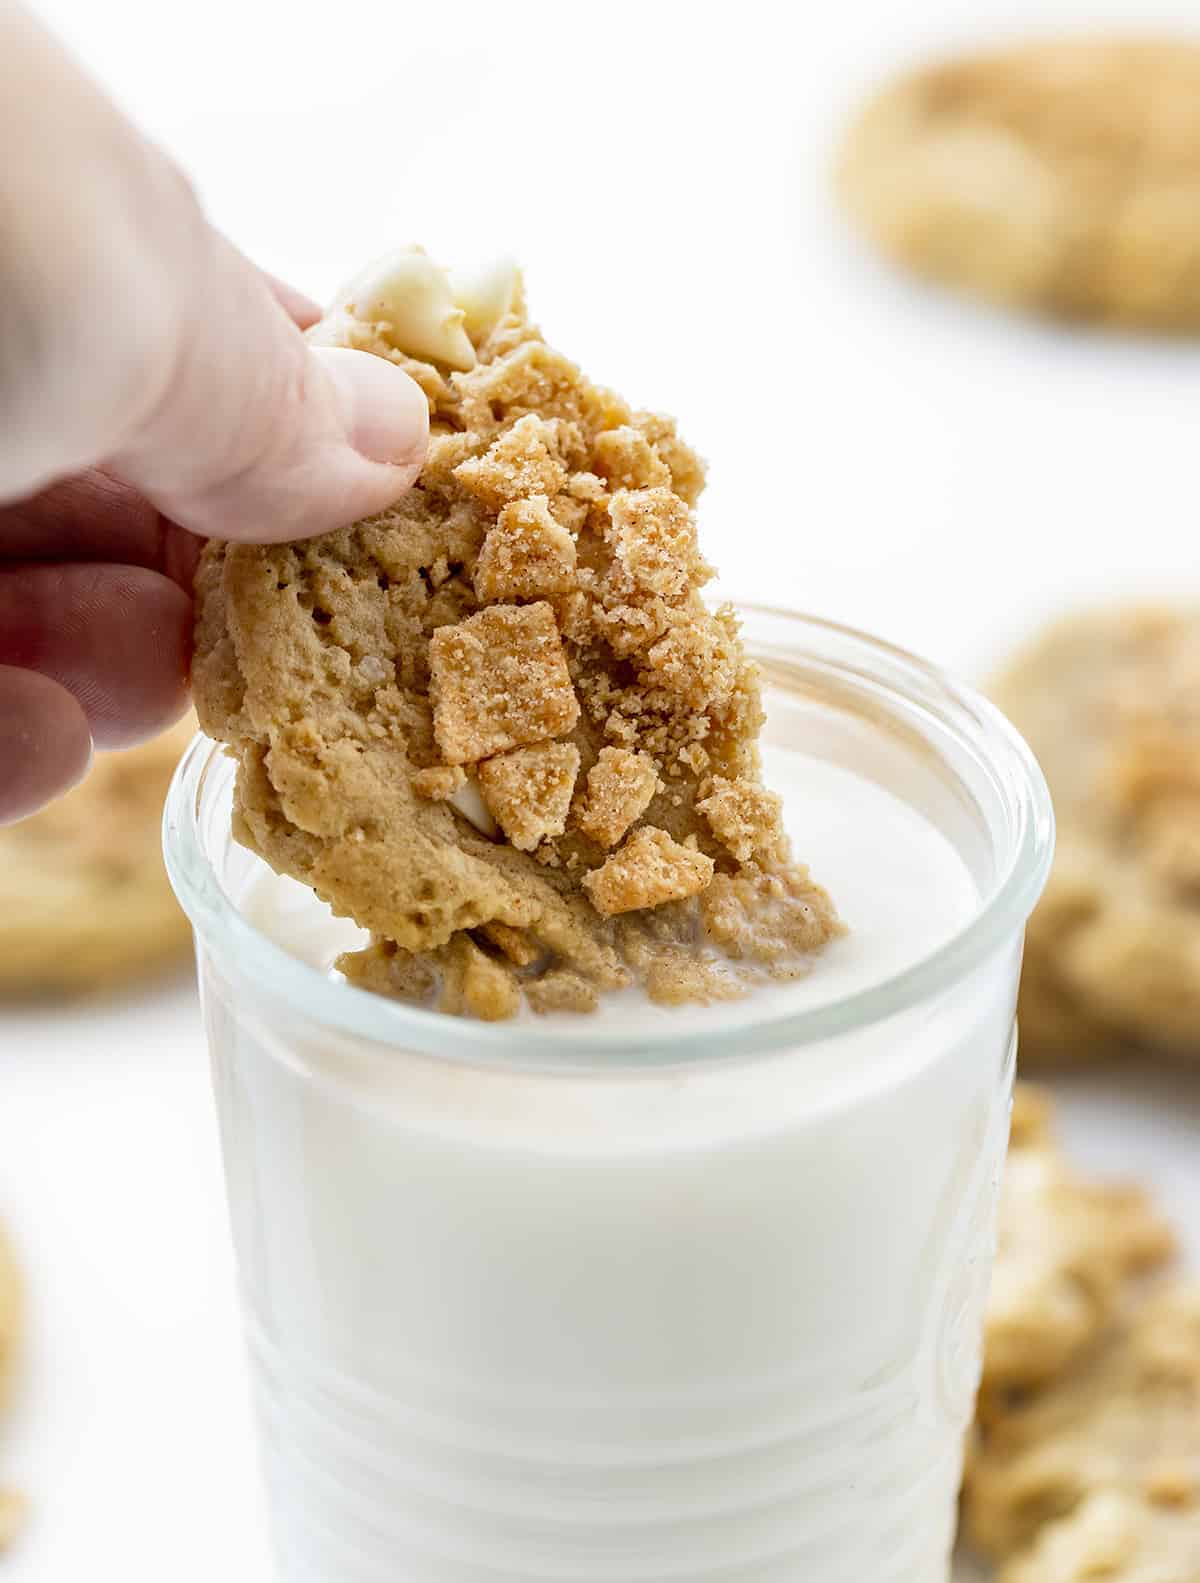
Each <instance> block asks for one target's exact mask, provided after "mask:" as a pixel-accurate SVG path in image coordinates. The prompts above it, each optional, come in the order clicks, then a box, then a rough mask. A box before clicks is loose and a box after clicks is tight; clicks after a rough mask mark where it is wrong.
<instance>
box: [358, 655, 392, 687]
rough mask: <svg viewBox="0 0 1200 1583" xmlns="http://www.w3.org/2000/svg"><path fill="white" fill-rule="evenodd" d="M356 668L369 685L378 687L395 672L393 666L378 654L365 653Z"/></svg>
mask: <svg viewBox="0 0 1200 1583" xmlns="http://www.w3.org/2000/svg"><path fill="white" fill-rule="evenodd" d="M354 668H355V670H356V671H357V672H358V674H359V676H360V677H361V678H362V680H363V681H364V682H366V684H367V686H368V687H378V686H379V684H380V683H381V682H385V681H387V679H388V677H389V676H390V675H392V674H393V668H392V667H391V666H390V665H385V664H384V663H383V661H382V660H381V659H380V658H379V656H378V655H376V654H364V655H363V657H362V659H361V660H359V662H358V664H357V665H356V666H355V667H354Z"/></svg>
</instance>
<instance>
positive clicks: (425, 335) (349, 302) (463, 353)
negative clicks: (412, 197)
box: [310, 247, 475, 372]
mask: <svg viewBox="0 0 1200 1583" xmlns="http://www.w3.org/2000/svg"><path fill="white" fill-rule="evenodd" d="M346 317H348V318H350V319H353V320H357V321H358V323H360V324H369V325H374V326H376V327H377V329H378V330H379V333H380V335H381V336H382V337H383V339H384V340H385V341H387V342H388V343H389V345H391V346H393V347H395V349H396V350H397V351H399V352H406V353H407V354H408V355H409V356H410V357H417V358H426V359H428V360H429V361H431V362H434V363H442V364H444V365H445V366H446V367H447V368H454V369H458V370H460V371H462V372H466V371H468V370H469V369H472V368H474V367H475V348H474V347H473V346H472V345H471V339H470V337H469V336H468V334H467V332H466V330H465V329H464V328H463V321H464V319H465V318H466V313H465V312H464V310H463V309H462V308H460V307H457V306H456V305H455V301H454V298H453V296H452V295H451V291H450V282H449V280H448V278H447V275H446V272H445V270H444V269H441V268H440V267H439V266H438V265H437V264H435V263H434V261H433V260H432V259H431V258H430V257H429V255H428V253H426V252H425V250H424V248H420V247H404V248H400V249H398V250H397V251H396V252H394V253H387V254H385V255H384V257H383V258H379V259H376V260H375V262H374V263H373V264H368V266H367V267H366V269H364V270H363V271H362V272H361V273H360V274H358V275H356V276H355V277H354V279H353V280H351V281H350V282H349V284H348V285H346V286H343V287H342V289H341V291H339V292H338V294H337V296H336V297H335V298H334V300H333V305H332V307H331V308H330V310H329V312H328V313H327V314H326V316H325V318H324V319H323V320H322V321H321V324H320V325H317V326H314V330H313V331H312V332H310V339H311V340H315V341H317V342H320V343H325V342H326V341H327V337H328V336H329V335H331V334H332V335H334V336H337V334H338V321H339V320H341V319H344V318H346Z"/></svg>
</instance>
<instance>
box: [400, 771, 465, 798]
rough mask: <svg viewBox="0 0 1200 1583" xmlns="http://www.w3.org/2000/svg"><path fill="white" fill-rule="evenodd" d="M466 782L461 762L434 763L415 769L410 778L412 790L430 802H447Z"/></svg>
mask: <svg viewBox="0 0 1200 1583" xmlns="http://www.w3.org/2000/svg"><path fill="white" fill-rule="evenodd" d="M466 784H467V772H466V770H464V769H463V767H462V765H461V764H434V765H432V766H431V767H430V768H429V769H425V770H417V772H416V774H415V775H414V776H413V778H412V785H413V791H415V792H416V794H417V796H418V797H427V798H428V799H429V801H430V802H448V801H449V799H450V798H451V797H453V796H454V794H455V793H456V792H460V791H461V790H462V789H463V787H464V786H465V785H466Z"/></svg>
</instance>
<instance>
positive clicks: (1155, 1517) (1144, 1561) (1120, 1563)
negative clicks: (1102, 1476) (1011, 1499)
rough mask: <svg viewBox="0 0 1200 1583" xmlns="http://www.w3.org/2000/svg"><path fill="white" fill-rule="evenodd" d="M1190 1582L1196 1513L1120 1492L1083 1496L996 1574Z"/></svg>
mask: <svg viewBox="0 0 1200 1583" xmlns="http://www.w3.org/2000/svg"><path fill="white" fill-rule="evenodd" d="M1097 1578H1106V1579H1108V1580H1109V1583H1196V1580H1197V1579H1200V1511H1197V1510H1196V1508H1195V1507H1194V1506H1171V1505H1162V1504H1157V1505H1156V1504H1155V1503H1153V1502H1152V1501H1149V1500H1147V1499H1146V1498H1145V1497H1144V1496H1141V1495H1133V1494H1129V1493H1128V1492H1127V1491H1125V1490H1116V1489H1106V1490H1099V1491H1097V1493H1096V1494H1094V1495H1089V1496H1088V1498H1087V1500H1085V1501H1083V1502H1082V1503H1081V1504H1080V1505H1079V1506H1077V1507H1076V1509H1075V1510H1074V1511H1073V1512H1072V1513H1071V1515H1070V1516H1069V1517H1064V1518H1062V1519H1061V1520H1060V1521H1058V1522H1054V1523H1048V1524H1047V1525H1046V1527H1045V1528H1043V1529H1042V1530H1041V1532H1040V1533H1039V1534H1038V1537H1037V1538H1036V1539H1035V1540H1034V1542H1033V1544H1032V1545H1031V1546H1030V1547H1029V1549H1028V1550H1026V1551H1024V1552H1022V1553H1021V1554H1020V1555H1019V1556H1017V1557H1015V1558H1014V1559H1013V1560H1012V1561H1010V1562H1009V1563H1008V1564H1007V1565H1006V1566H1005V1567H1003V1568H1002V1569H1001V1571H1000V1577H999V1583H1095V1579H1097Z"/></svg>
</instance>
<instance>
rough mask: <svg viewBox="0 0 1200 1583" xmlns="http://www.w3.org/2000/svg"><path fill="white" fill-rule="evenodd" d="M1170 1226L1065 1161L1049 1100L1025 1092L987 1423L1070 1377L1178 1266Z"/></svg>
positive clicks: (983, 1394) (997, 1296)
mask: <svg viewBox="0 0 1200 1583" xmlns="http://www.w3.org/2000/svg"><path fill="white" fill-rule="evenodd" d="M1175 1249H1176V1243H1175V1237H1174V1234H1173V1233H1172V1230H1171V1227H1170V1226H1169V1225H1168V1224H1167V1222H1166V1220H1165V1219H1164V1218H1163V1216H1162V1215H1161V1214H1160V1213H1159V1212H1158V1210H1157V1208H1156V1207H1155V1205H1154V1204H1153V1202H1152V1200H1151V1198H1150V1196H1149V1194H1148V1193H1147V1192H1146V1191H1145V1190H1144V1189H1143V1188H1142V1187H1140V1186H1139V1185H1137V1184H1136V1183H1133V1182H1093V1181H1090V1180H1088V1179H1087V1178H1086V1177H1085V1176H1083V1175H1082V1174H1081V1173H1080V1172H1079V1171H1078V1170H1077V1169H1076V1168H1075V1167H1074V1165H1073V1164H1072V1163H1071V1161H1070V1160H1069V1159H1068V1158H1067V1157H1066V1155H1065V1154H1064V1153H1063V1150H1062V1148H1061V1146H1060V1144H1059V1140H1058V1136H1057V1132H1056V1129H1055V1126H1054V1117H1053V1107H1052V1102H1051V1100H1050V1097H1049V1095H1048V1094H1046V1093H1045V1092H1044V1091H1043V1090H1042V1089H1040V1088H1036V1087H1034V1086H1032V1085H1031V1084H1028V1083H1018V1084H1017V1089H1016V1094H1015V1096H1014V1100H1013V1119H1012V1137H1011V1141H1010V1144H1009V1150H1008V1160H1007V1163H1006V1166H1005V1172H1004V1188H1003V1193H1002V1196H1001V1200H1000V1220H999V1230H998V1238H997V1248H996V1264H995V1269H994V1272H993V1276H992V1288H991V1294H990V1296H989V1299H988V1308H987V1321H986V1326H985V1338H984V1366H983V1380H982V1384H981V1386H980V1396H979V1406H978V1416H979V1419H980V1421H981V1422H985V1423H986V1422H987V1421H989V1420H990V1419H991V1418H992V1417H993V1416H996V1415H999V1414H1002V1413H1003V1412H1005V1411H1006V1410H1007V1409H1008V1406H1009V1404H1010V1403H1011V1402H1012V1401H1013V1400H1014V1399H1016V1398H1018V1397H1019V1396H1021V1395H1022V1394H1023V1393H1025V1392H1028V1391H1031V1390H1034V1389H1037V1388H1038V1387H1040V1386H1043V1385H1045V1384H1046V1383H1047V1381H1049V1380H1052V1379H1054V1378H1056V1377H1057V1376H1059V1375H1061V1374H1062V1373H1063V1371H1064V1370H1065V1369H1066V1367H1067V1366H1068V1365H1070V1364H1071V1363H1072V1362H1074V1361H1075V1359H1076V1358H1078V1357H1079V1356H1080V1355H1081V1354H1082V1353H1083V1352H1084V1351H1085V1350H1086V1349H1087V1348H1088V1347H1089V1346H1090V1345H1092V1344H1093V1343H1094V1342H1095V1340H1096V1338H1097V1337H1098V1336H1099V1335H1100V1334H1101V1333H1102V1332H1103V1331H1104V1330H1105V1328H1106V1327H1107V1326H1108V1325H1109V1324H1110V1323H1111V1322H1112V1320H1113V1317H1114V1315H1115V1314H1116V1313H1117V1311H1118V1310H1119V1308H1120V1307H1121V1305H1122V1303H1123V1302H1125V1301H1126V1300H1127V1298H1128V1294H1129V1290H1130V1287H1131V1284H1132V1283H1135V1282H1136V1281H1138V1280H1139V1278H1140V1277H1141V1276H1143V1275H1144V1274H1146V1272H1148V1271H1150V1270H1154V1269H1157V1268H1158V1267H1160V1266H1162V1265H1164V1264H1166V1263H1168V1262H1169V1261H1170V1259H1171V1258H1172V1257H1173V1256H1174V1254H1175Z"/></svg>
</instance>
